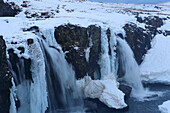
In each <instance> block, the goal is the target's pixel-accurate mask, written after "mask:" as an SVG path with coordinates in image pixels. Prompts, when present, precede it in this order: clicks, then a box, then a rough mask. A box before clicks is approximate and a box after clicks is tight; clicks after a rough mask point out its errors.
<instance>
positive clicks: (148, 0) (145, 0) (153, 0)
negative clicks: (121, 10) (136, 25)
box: [89, 0, 170, 4]
mask: <svg viewBox="0 0 170 113" xmlns="http://www.w3.org/2000/svg"><path fill="white" fill-rule="evenodd" d="M89 1H93V2H109V3H133V4H158V3H164V2H169V1H170V0H89Z"/></svg>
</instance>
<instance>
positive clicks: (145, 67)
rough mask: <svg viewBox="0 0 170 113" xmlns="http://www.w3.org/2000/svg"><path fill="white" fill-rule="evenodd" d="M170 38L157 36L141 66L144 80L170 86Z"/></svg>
mask: <svg viewBox="0 0 170 113" xmlns="http://www.w3.org/2000/svg"><path fill="white" fill-rule="evenodd" d="M169 43H170V36H167V37H165V36H163V35H162V34H159V35H157V36H156V37H155V38H154V40H153V41H152V48H151V49H150V50H149V51H148V52H147V54H146V55H145V58H144V61H143V63H142V64H141V66H140V70H141V75H142V79H143V80H145V81H149V82H162V83H168V84H170V63H169V61H170V45H169Z"/></svg>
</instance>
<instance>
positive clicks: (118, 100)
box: [77, 76, 127, 109]
mask: <svg viewBox="0 0 170 113" xmlns="http://www.w3.org/2000/svg"><path fill="white" fill-rule="evenodd" d="M77 86H78V87H79V88H80V89H81V91H82V92H83V94H84V97H85V98H87V97H88V98H93V99H94V98H98V99H99V100H100V101H101V102H103V103H105V104H106V105H107V106H108V107H110V108H115V109H122V108H125V107H127V104H126V103H125V102H124V95H125V94H124V93H123V92H122V91H120V90H119V89H118V83H117V82H116V80H115V78H114V77H113V76H112V77H110V78H107V79H104V80H92V79H91V78H90V77H89V76H86V77H84V79H81V80H78V81H77Z"/></svg>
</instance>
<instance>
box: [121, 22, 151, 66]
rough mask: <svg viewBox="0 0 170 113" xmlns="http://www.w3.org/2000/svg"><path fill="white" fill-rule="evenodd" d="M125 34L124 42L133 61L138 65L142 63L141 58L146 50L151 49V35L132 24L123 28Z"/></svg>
mask: <svg viewBox="0 0 170 113" xmlns="http://www.w3.org/2000/svg"><path fill="white" fill-rule="evenodd" d="M123 28H124V30H125V32H126V37H125V39H126V41H127V43H128V44H129V46H130V47H131V49H132V51H133V53H134V56H135V59H136V61H137V63H138V64H141V62H142V61H143V56H144V55H145V54H146V52H147V50H148V49H150V48H151V40H152V39H153V38H154V37H153V35H152V33H150V32H149V31H146V30H145V29H143V28H140V27H137V25H136V24H134V23H129V24H126V25H125V26H124V27H123Z"/></svg>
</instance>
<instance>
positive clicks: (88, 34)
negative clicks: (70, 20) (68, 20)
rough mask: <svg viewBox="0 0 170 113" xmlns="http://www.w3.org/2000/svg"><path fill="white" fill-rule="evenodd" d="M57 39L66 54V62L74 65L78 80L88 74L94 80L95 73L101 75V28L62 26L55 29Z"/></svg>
mask: <svg viewBox="0 0 170 113" xmlns="http://www.w3.org/2000/svg"><path fill="white" fill-rule="evenodd" d="M55 38H56V40H57V42H58V43H59V44H60V45H61V47H62V49H63V51H64V52H65V54H66V60H67V61H68V62H69V63H71V64H72V65H73V68H74V70H75V74H76V78H83V77H84V76H85V75H87V74H88V75H89V76H91V77H92V78H94V74H95V73H100V71H99V70H100V67H99V64H98V60H99V55H100V51H101V47H100V46H101V28H100V27H97V26H95V25H91V26H89V27H87V28H85V27H79V26H76V25H70V24H68V25H61V26H59V27H56V28H55Z"/></svg>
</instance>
